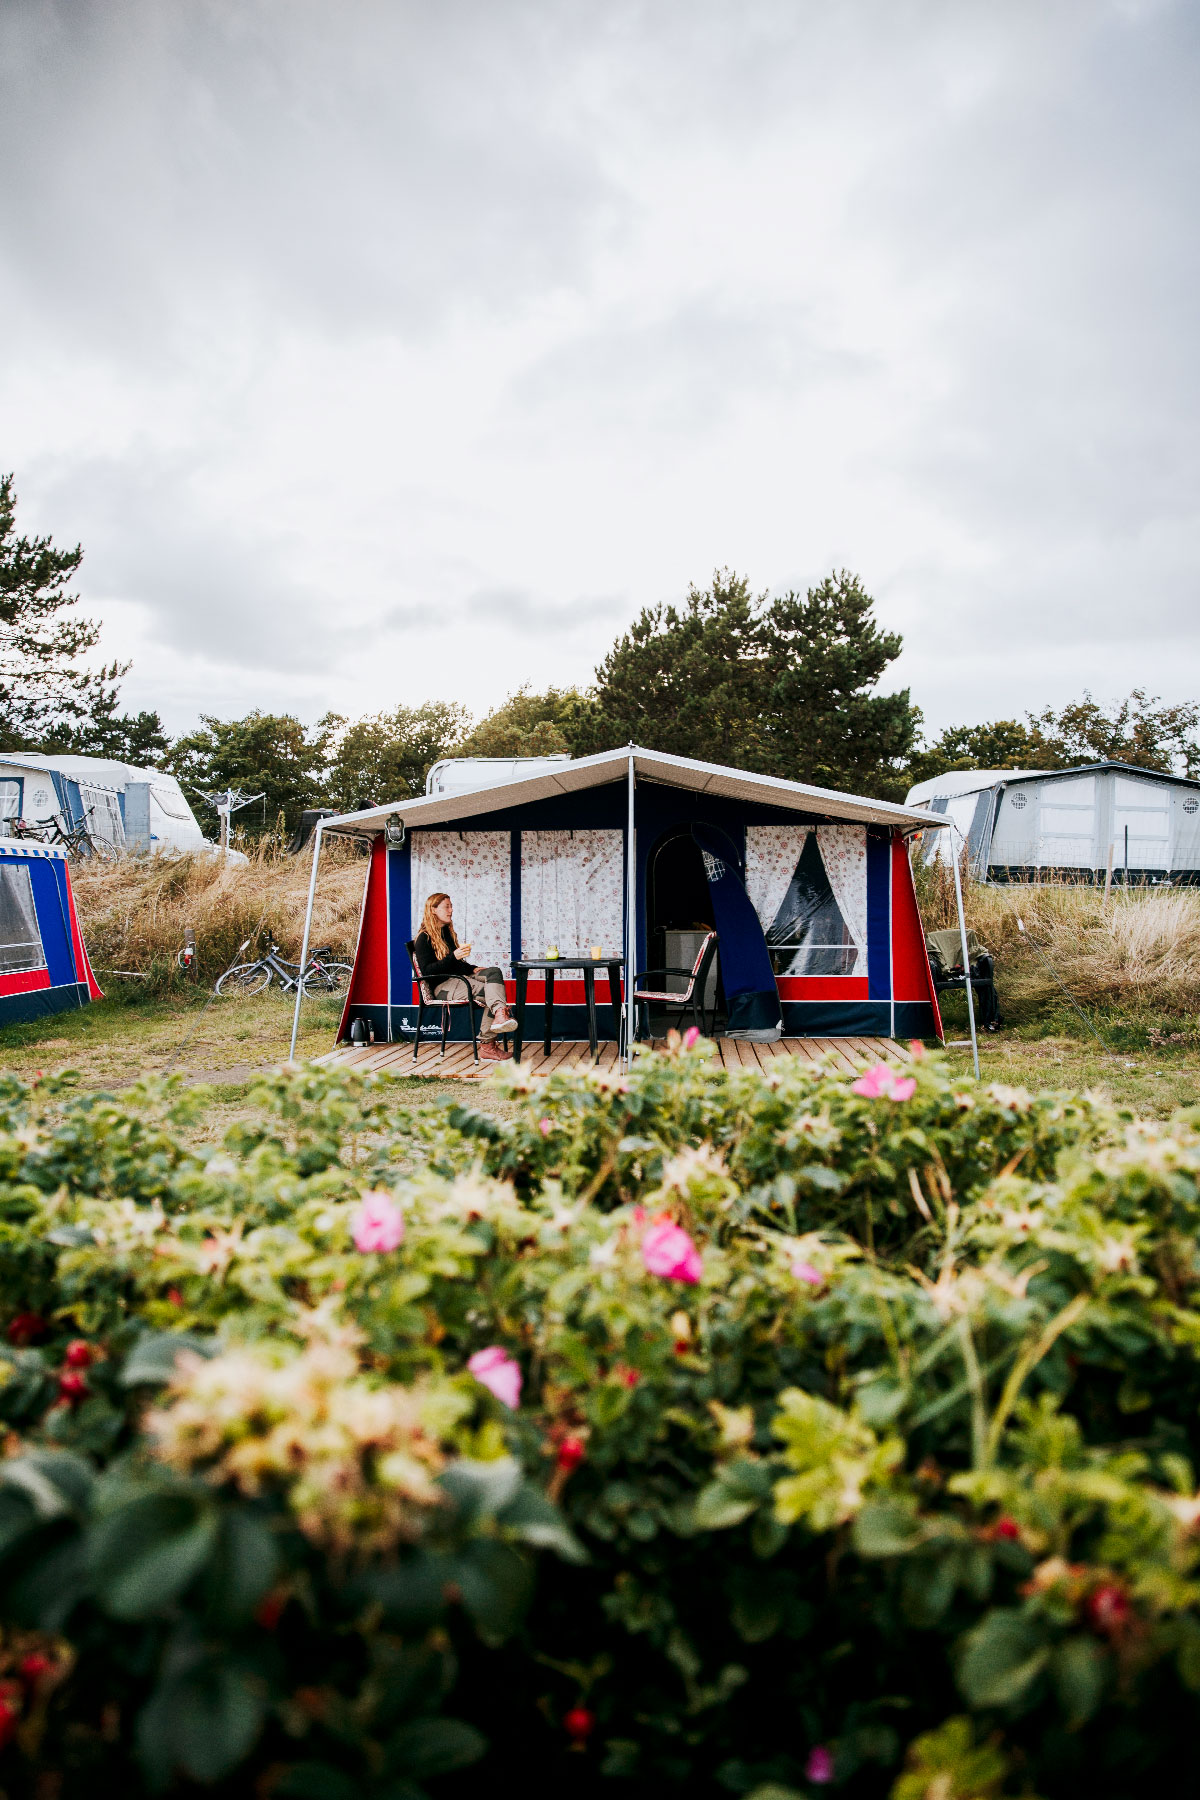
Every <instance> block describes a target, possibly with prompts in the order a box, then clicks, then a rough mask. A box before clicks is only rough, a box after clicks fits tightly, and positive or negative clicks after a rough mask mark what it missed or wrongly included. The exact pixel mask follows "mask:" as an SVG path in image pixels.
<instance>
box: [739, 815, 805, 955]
mask: <svg viewBox="0 0 1200 1800" xmlns="http://www.w3.org/2000/svg"><path fill="white" fill-rule="evenodd" d="M811 830H812V826H811V825H748V826H747V827H746V892H747V893H748V894H749V896H750V904H751V906H753V908H754V910H755V912H756V913H757V914H758V917H759V920H760V922H761V924H762V928H763V930H764V931H770V929H771V927H772V925H773V924H774V923H775V915H776V913H777V912H778V911H779V908H780V907H781V906H782V905H783V901H784V896H785V895H786V893H787V891H788V888H789V887H790V886H791V882H792V876H793V875H794V874H795V873H796V864H797V863H798V862H799V861H800V852H801V851H802V850H803V848H804V840H805V838H806V837H807V836H808V834H809V832H810V831H811Z"/></svg>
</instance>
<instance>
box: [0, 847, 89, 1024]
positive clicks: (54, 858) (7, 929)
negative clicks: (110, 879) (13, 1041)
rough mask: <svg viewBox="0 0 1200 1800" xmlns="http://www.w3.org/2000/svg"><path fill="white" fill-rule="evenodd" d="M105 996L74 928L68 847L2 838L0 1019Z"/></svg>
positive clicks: (83, 1003)
mask: <svg viewBox="0 0 1200 1800" xmlns="http://www.w3.org/2000/svg"><path fill="white" fill-rule="evenodd" d="M103 998H104V996H103V995H102V993H101V992H100V989H99V987H98V986H97V983H96V977H95V976H94V975H93V974H92V967H91V964H90V963H89V961H88V954H87V950H86V948H85V946H84V942H83V933H82V932H81V931H80V929H79V917H78V914H77V913H76V911H75V896H74V894H73V893H72V892H71V873H70V869H69V868H68V866H67V858H66V852H65V851H63V850H60V849H57V848H55V847H53V846H51V845H48V844H33V843H27V842H24V841H22V840H20V839H6V838H0V1025H10V1024H14V1023H16V1022H17V1021H19V1020H22V1019H40V1018H42V1017H44V1016H45V1015H47V1014H49V1013H56V1012H65V1011H67V1010H74V1009H75V1008H76V1007H80V1006H86V1005H87V1004H88V1003H89V1001H92V1000H102V999H103Z"/></svg>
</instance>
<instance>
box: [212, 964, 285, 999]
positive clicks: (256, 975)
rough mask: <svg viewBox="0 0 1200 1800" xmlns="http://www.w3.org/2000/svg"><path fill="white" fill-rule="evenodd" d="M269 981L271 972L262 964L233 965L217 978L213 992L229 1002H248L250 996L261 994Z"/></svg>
mask: <svg viewBox="0 0 1200 1800" xmlns="http://www.w3.org/2000/svg"><path fill="white" fill-rule="evenodd" d="M270 979H271V971H270V969H268V968H267V967H266V965H265V964H264V963H260V962H252V963H234V965H233V967H232V969H226V971H225V973H224V974H223V975H221V976H218V978H217V985H216V988H215V989H214V992H216V993H218V994H224V995H226V996H227V997H228V998H229V999H231V1000H248V999H249V997H250V995H251V994H261V993H262V991H263V989H264V988H265V987H266V986H267V984H268V982H269V981H270Z"/></svg>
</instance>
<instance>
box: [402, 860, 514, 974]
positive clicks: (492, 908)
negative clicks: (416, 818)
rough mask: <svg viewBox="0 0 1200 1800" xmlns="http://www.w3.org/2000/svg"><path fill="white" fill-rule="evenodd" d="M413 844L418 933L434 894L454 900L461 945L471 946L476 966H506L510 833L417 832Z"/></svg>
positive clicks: (414, 923)
mask: <svg viewBox="0 0 1200 1800" xmlns="http://www.w3.org/2000/svg"><path fill="white" fill-rule="evenodd" d="M410 842H411V844H412V851H411V855H412V932H411V934H410V935H411V936H413V937H416V935H417V933H418V931H419V930H420V929H421V914H422V913H423V912H424V911H425V901H426V899H427V898H428V896H429V895H430V894H436V893H443V894H449V896H450V898H451V900H453V902H454V929H455V931H456V932H457V934H458V941H459V943H460V944H470V946H471V961H472V962H473V963H478V964H479V965H480V966H481V967H486V966H487V965H488V964H489V963H505V962H508V960H509V958H510V957H511V956H512V954H513V951H512V949H511V947H510V943H509V940H510V938H511V936H512V912H511V908H510V896H511V892H512V878H511V836H510V833H509V832H507V831H414V832H413V834H412V837H411V839H410Z"/></svg>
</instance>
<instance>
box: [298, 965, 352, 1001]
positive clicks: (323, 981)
mask: <svg viewBox="0 0 1200 1800" xmlns="http://www.w3.org/2000/svg"><path fill="white" fill-rule="evenodd" d="M353 973H354V969H353V966H352V965H351V964H350V963H339V962H322V963H315V964H312V965H310V967H309V969H308V971H307V973H306V975H305V977H304V991H305V993H306V994H344V993H345V991H346V989H347V988H348V987H349V986H350V977H351V976H352V975H353Z"/></svg>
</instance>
